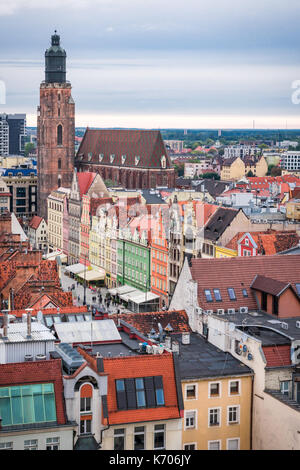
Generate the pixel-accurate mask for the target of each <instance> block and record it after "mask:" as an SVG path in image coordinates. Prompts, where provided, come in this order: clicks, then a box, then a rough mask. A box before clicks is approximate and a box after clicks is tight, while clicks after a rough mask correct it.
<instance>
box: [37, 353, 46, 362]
mask: <svg viewBox="0 0 300 470" xmlns="http://www.w3.org/2000/svg"><path fill="white" fill-rule="evenodd" d="M35 360H36V361H45V360H46V356H45V355H44V354H37V355H36V356H35Z"/></svg>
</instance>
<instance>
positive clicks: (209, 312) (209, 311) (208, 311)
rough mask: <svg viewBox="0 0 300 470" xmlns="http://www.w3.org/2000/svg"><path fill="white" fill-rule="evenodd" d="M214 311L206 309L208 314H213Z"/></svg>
mask: <svg viewBox="0 0 300 470" xmlns="http://www.w3.org/2000/svg"><path fill="white" fill-rule="evenodd" d="M213 313H214V311H213V310H206V314H207V315H212V314H213Z"/></svg>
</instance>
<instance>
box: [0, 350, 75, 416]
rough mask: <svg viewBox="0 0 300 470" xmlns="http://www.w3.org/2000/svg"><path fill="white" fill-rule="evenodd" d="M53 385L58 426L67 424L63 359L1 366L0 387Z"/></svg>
mask: <svg viewBox="0 0 300 470" xmlns="http://www.w3.org/2000/svg"><path fill="white" fill-rule="evenodd" d="M36 383H53V384H54V390H55V402H56V417H57V423H58V424H66V415H65V410H64V402H63V381H62V373H61V359H51V360H47V361H34V362H18V363H9V364H0V387H4V386H11V385H25V384H36Z"/></svg>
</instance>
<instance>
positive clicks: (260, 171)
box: [245, 157, 268, 176]
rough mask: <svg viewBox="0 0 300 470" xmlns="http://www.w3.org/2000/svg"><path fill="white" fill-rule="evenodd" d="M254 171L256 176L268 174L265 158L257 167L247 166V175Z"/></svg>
mask: <svg viewBox="0 0 300 470" xmlns="http://www.w3.org/2000/svg"><path fill="white" fill-rule="evenodd" d="M249 171H252V173H253V174H254V176H266V174H267V172H268V164H267V161H266V159H265V157H261V158H260V159H259V160H258V162H257V163H256V164H255V165H247V166H246V167H245V174H246V175H247V173H248V172H249Z"/></svg>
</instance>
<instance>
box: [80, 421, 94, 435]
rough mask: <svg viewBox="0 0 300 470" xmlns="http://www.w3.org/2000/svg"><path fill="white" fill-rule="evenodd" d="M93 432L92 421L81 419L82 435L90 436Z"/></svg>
mask: <svg viewBox="0 0 300 470" xmlns="http://www.w3.org/2000/svg"><path fill="white" fill-rule="evenodd" d="M91 432H92V420H91V419H81V421H80V434H90V433H91Z"/></svg>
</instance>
